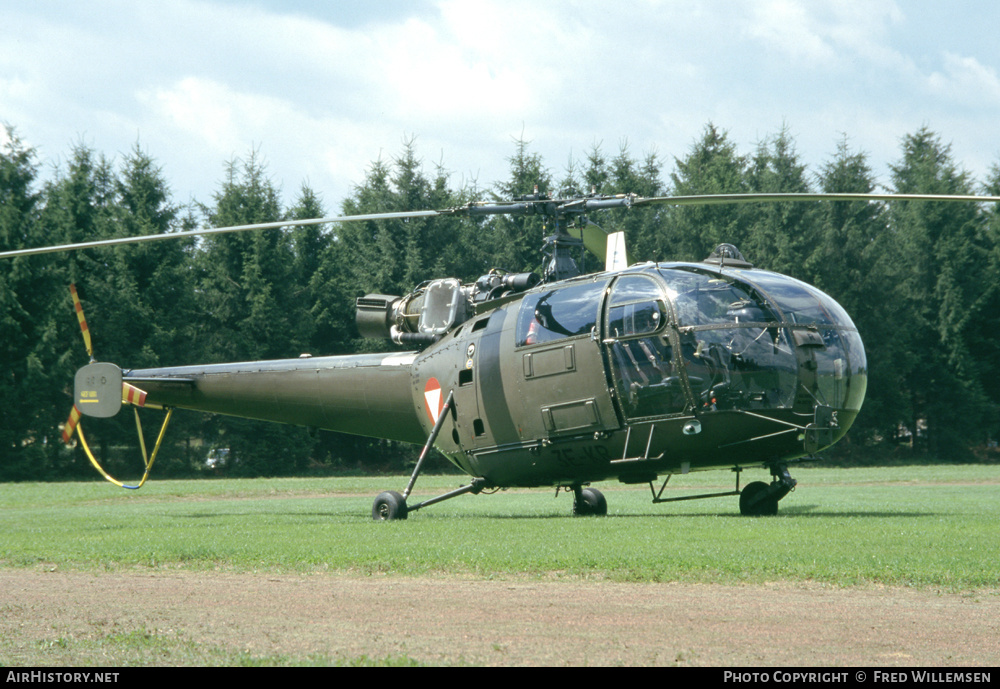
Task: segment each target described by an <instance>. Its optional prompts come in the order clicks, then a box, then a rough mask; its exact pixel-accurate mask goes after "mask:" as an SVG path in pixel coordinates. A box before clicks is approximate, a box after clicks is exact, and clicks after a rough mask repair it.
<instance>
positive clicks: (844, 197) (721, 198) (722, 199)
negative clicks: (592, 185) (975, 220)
mask: <svg viewBox="0 0 1000 689" xmlns="http://www.w3.org/2000/svg"><path fill="white" fill-rule="evenodd" d="M796 201H959V202H965V203H997V202H1000V196H968V195H966V196H950V195H947V194H824V193H780V194H705V195H702V196H649V197H644V196H633V195H629V194H623V195H618V196H613V197H598V198H574V199H562V200H559V199H545V200H540V201H520V202H510V203H488V204H478V203H470V204H468V205H466V206H459V207H457V208H447V209H443V210H425V211H400V212H394V213H367V214H364V215H340V216H334V217H330V218H312V219H309V220H282V221H278V222H270V223H255V224H251V225H233V226H231V227H208V228H203V229H200V230H187V231H183V232H165V233H162V234H148V235H142V236H139V237H118V238H114V239H100V240H95V241H92V242H79V243H76V244H62V245H56V246H44V247H38V248H34V249H18V250H15V251H3V252H0V258H15V257H17V256H33V255H35V254H48V253H55V252H58V251H75V250H78V249H92V248H96V247H103V246H118V245H121V244H138V243H140V242H153V241H158V240H160V239H176V238H179V237H198V236H204V235H210V234H225V233H228V232H245V231H248V230H267V229H277V228H281V227H302V226H306V225H325V224H327V223H346V222H363V221H366V220H406V219H410V218H431V217H435V216H439V215H458V214H468V215H502V214H507V213H509V214H513V215H519V214H526V213H534V212H538V211H537V210H536V208H541V207H542V206H541V204H545V205H546V206H548V207H552V208H557V207H558V208H559V209H561V210H563V211H569V210H571V209H572V210H579V211H586V210H603V209H609V208H628V207H632V206H646V205H654V204H663V205H673V206H694V205H702V206H710V205H720V204H733V203H781V202H786V203H787V202H796Z"/></svg>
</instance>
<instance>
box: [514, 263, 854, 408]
mask: <svg viewBox="0 0 1000 689" xmlns="http://www.w3.org/2000/svg"><path fill="white" fill-rule="evenodd" d="M741 258H742V257H741ZM729 261H733V262H735V258H733V257H730V258H728V259H726V262H725V263H723V264H721V265H719V266H713V265H707V264H693V263H661V264H646V265H644V266H641V267H634V268H633V269H631V270H630V271H627V272H625V273H623V274H619V275H617V276H608V275H604V276H595V277H592V278H589V279H583V280H580V281H578V282H575V283H574V284H571V285H560V286H554V287H553V288H552V289H545V290H539V291H536V292H533V293H531V294H529V295H527V296H526V297H525V298H524V300H523V301H522V304H521V308H520V313H519V315H518V323H517V329H516V333H515V339H516V344H517V346H519V347H526V346H532V345H535V344H540V343H543V342H550V341H553V340H558V339H562V338H571V337H576V336H582V335H591V336H595V337H596V336H598V335H599V336H600V338H601V340H602V342H603V343H604V345H605V346H606V347H607V351H608V361H609V364H610V366H611V374H612V378H613V382H614V385H615V387H616V389H617V391H618V392H617V395H618V398H619V399H620V400H621V404H622V409H623V411H624V413H625V414H626V416H628V417H629V418H642V417H650V416H661V415H669V414H680V413H691V412H692V411H698V412H699V413H707V412H714V411H724V410H727V409H743V410H748V409H751V410H752V409H790V410H794V411H796V412H801V413H803V414H811V413H812V412H813V410H814V409H815V408H816V407H817V406H824V407H831V408H834V409H845V410H852V411H857V410H859V409H860V408H861V403H862V401H863V399H864V393H865V388H866V385H867V362H866V359H865V352H864V347H863V346H862V343H861V338H860V336H859V335H858V331H857V328H856V327H855V325H854V323H853V322H852V321H851V319H850V317H849V316H848V315H847V313H846V312H845V311H844V309H843V308H841V307H840V305H839V304H837V302H836V301H834V300H833V299H832V298H830V297H829V296H828V295H826V294H824V293H823V292H821V291H820V290H818V289H816V288H814V287H811V286H809V285H807V284H806V283H803V282H800V281H799V280H796V279H794V278H790V277H787V276H783V275H779V274H776V273H770V272H767V271H762V270H754V269H749V268H743V267H739V266H734V267H730V266H731V265H732V264H731V263H729ZM745 265H749V264H745ZM605 295H606V299H605Z"/></svg>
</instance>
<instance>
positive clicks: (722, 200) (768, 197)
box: [631, 193, 1000, 206]
mask: <svg viewBox="0 0 1000 689" xmlns="http://www.w3.org/2000/svg"><path fill="white" fill-rule="evenodd" d="M791 201H961V202H964V203H997V202H1000V196H952V195H948V194H827V193H780V194H703V195H701V196H649V197H643V196H640V197H636V198H635V199H633V200H632V204H631V205H633V206H643V205H652V204H663V205H668V206H711V205H720V204H732V203H781V202H791Z"/></svg>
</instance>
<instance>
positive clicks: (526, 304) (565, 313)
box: [515, 280, 608, 347]
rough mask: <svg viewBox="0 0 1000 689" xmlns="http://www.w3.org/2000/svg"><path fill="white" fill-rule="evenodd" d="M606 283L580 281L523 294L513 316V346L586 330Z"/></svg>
mask: <svg viewBox="0 0 1000 689" xmlns="http://www.w3.org/2000/svg"><path fill="white" fill-rule="evenodd" d="M607 284H608V283H607V280H602V281H600V282H584V283H577V284H573V285H569V286H566V287H560V288H558V289H552V290H547V291H543V292H535V293H534V294H529V295H527V296H526V297H525V298H524V300H523V301H522V302H521V310H520V312H519V313H518V317H517V330H516V333H515V338H516V340H515V341H516V343H517V346H519V347H523V346H525V345H533V344H540V343H542V342H552V341H554V340H561V339H565V338H567V337H575V336H577V335H587V334H590V332H591V331H592V330H593V329H594V328H595V327H596V326H597V318H598V314H599V313H600V306H601V296H602V294H603V292H604V288H605V287H606V286H607Z"/></svg>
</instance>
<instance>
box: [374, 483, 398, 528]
mask: <svg viewBox="0 0 1000 689" xmlns="http://www.w3.org/2000/svg"><path fill="white" fill-rule="evenodd" d="M372 519H374V520H375V521H377V522H387V521H390V520H393V519H406V498H404V497H403V496H402V495H400V494H399V493H397V492H396V491H394V490H387V491H386V492H384V493H379V496H378V497H377V498H375V504H374V505H372Z"/></svg>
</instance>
